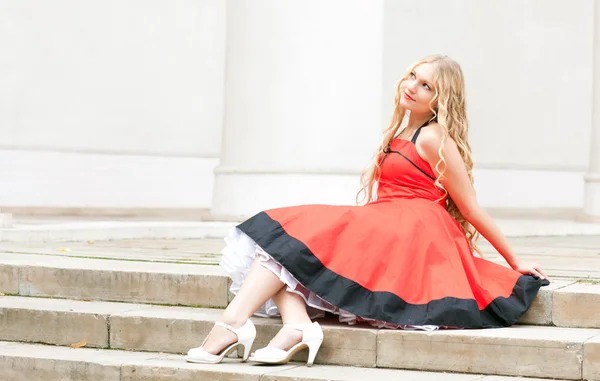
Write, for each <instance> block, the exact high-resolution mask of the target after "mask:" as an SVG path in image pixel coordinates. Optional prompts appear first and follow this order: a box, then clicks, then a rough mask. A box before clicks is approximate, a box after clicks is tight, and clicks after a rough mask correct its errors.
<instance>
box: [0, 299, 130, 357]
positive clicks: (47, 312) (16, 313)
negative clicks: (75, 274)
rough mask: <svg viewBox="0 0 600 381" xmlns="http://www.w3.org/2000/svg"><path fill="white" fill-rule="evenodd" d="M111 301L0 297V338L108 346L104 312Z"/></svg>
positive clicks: (106, 319)
mask: <svg viewBox="0 0 600 381" xmlns="http://www.w3.org/2000/svg"><path fill="white" fill-rule="evenodd" d="M119 307H120V308H131V305H130V306H129V307H126V306H119V305H114V304H113V303H105V304H97V303H89V304H88V303H84V302H73V301H69V300H60V299H41V298H22V297H14V296H10V297H0V340H11V341H24V342H36V343H48V344H58V345H70V344H75V343H79V342H81V341H86V342H87V344H86V345H87V346H88V347H100V348H104V347H107V346H108V314H109V313H110V312H113V311H115V309H118V308H119Z"/></svg>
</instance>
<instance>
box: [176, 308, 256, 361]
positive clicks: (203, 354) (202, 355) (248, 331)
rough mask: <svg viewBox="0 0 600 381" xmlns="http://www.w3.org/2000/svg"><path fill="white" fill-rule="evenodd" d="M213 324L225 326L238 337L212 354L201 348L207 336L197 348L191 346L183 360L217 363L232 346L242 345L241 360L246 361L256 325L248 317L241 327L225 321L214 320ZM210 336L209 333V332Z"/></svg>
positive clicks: (254, 336)
mask: <svg viewBox="0 0 600 381" xmlns="http://www.w3.org/2000/svg"><path fill="white" fill-rule="evenodd" d="M215 325H218V326H219V327H223V328H227V329H228V330H230V331H231V332H233V333H235V334H236V335H237V337H238V340H237V341H236V342H235V343H233V344H231V345H229V346H228V347H227V348H225V349H223V350H222V351H221V352H220V353H219V354H216V355H213V354H212V353H208V352H207V351H205V350H204V348H202V346H203V345H204V344H205V343H206V340H208V336H207V337H206V339H204V341H203V342H202V345H201V346H199V347H198V348H192V349H190V350H189V351H188V353H187V357H186V358H185V360H186V361H187V362H195V363H201V364H217V363H220V362H221V361H223V358H224V357H225V355H226V354H227V353H229V352H230V351H231V350H232V349H233V348H235V347H237V346H238V345H241V346H242V347H244V354H243V356H242V361H246V360H247V359H248V356H249V355H250V348H252V343H254V339H255V338H256V327H254V324H253V323H252V322H251V321H250V319H248V320H246V323H244V325H243V326H242V327H241V328H233V327H232V326H230V325H227V324H225V323H221V322H216V323H215ZM209 336H210V334H209Z"/></svg>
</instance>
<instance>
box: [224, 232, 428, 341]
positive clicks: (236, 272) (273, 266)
mask: <svg viewBox="0 0 600 381" xmlns="http://www.w3.org/2000/svg"><path fill="white" fill-rule="evenodd" d="M225 243H226V246H225V248H224V249H223V251H222V254H223V255H222V257H221V262H220V266H221V267H222V268H223V269H224V270H225V271H226V272H227V273H228V274H229V275H230V276H231V280H232V285H231V288H230V291H231V292H232V293H233V294H237V292H238V291H239V290H240V288H241V286H242V283H243V282H244V279H245V278H246V275H248V271H249V270H250V266H251V265H252V263H253V262H254V260H255V259H256V256H257V255H258V256H259V257H260V261H261V264H262V265H263V266H264V267H265V268H267V269H269V270H270V271H271V272H273V274H275V275H276V276H277V277H279V279H280V280H281V281H282V282H283V283H284V284H285V285H286V286H287V291H289V292H294V293H296V294H298V295H300V296H301V297H302V298H303V299H304V301H305V302H306V305H307V312H308V315H309V316H310V318H311V319H317V318H321V317H324V316H325V312H331V313H333V314H336V315H338V316H339V320H340V322H342V323H347V324H349V325H354V324H356V323H358V322H363V321H364V322H368V323H369V324H370V325H372V326H374V327H377V328H390V329H419V330H426V331H434V330H436V329H438V328H439V327H438V326H436V325H422V326H405V325H402V326H399V325H396V324H391V323H388V322H383V321H380V320H373V319H366V318H361V317H357V316H356V315H354V314H352V313H350V312H348V311H345V310H343V309H341V308H338V307H336V306H334V305H332V304H331V303H329V302H327V301H325V300H323V299H322V298H321V297H319V296H318V295H317V294H315V293H314V292H312V291H310V290H309V289H307V288H306V287H304V286H303V285H302V284H300V283H299V282H298V281H297V280H296V279H295V278H294V277H293V276H292V274H291V273H290V272H289V271H288V270H287V269H285V268H284V267H283V266H281V265H280V264H279V262H277V261H276V260H275V259H273V257H272V256H271V255H269V253H267V252H265V251H264V250H263V249H262V248H261V247H260V246H258V244H256V242H254V240H253V239H252V238H250V237H249V236H247V235H246V234H245V233H244V232H242V231H241V230H239V229H238V228H232V229H230V230H229V232H228V235H227V237H225ZM255 315H256V316H261V317H279V316H280V314H279V310H278V309H277V306H276V305H275V302H274V301H273V299H269V300H268V301H267V302H266V303H265V304H264V305H262V306H261V307H260V308H259V309H258V311H256V313H255Z"/></svg>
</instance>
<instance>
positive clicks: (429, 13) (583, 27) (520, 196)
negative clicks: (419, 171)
mask: <svg viewBox="0 0 600 381" xmlns="http://www.w3.org/2000/svg"><path fill="white" fill-rule="evenodd" d="M592 9H593V2H592V0H571V1H547V0H490V1H479V0H453V1H446V0H422V1H411V2H409V1H393V0H387V1H386V11H385V17H386V19H385V41H384V46H385V53H384V60H383V62H384V78H383V83H384V88H383V92H384V101H385V100H386V99H388V100H389V101H388V102H385V103H384V106H383V114H384V118H385V120H389V116H390V115H391V111H392V106H391V102H392V99H393V87H394V84H395V81H396V80H397V79H398V78H400V77H401V75H402V73H403V72H404V70H405V68H406V67H407V66H409V65H410V64H411V63H412V62H413V61H416V60H418V59H419V58H421V57H423V56H426V55H429V54H434V53H441V54H447V55H449V56H451V57H452V58H454V59H455V60H457V61H458V62H459V63H460V64H461V66H462V68H463V71H464V74H465V77H466V85H467V96H468V109H469V110H468V111H469V116H470V143H471V146H472V149H473V153H474V160H475V167H476V169H477V171H476V173H475V175H476V176H478V177H479V179H477V178H476V185H477V187H478V190H479V196H480V199H481V202H482V203H483V204H484V205H486V206H510V207H513V206H514V207H539V206H556V207H580V206H582V202H583V177H582V175H583V172H584V171H585V169H586V168H587V165H588V160H589V144H588V141H589V137H590V132H591V110H592V81H591V77H592V53H593V50H592V43H593V12H592ZM542 193H543V194H542ZM535 194H538V195H540V196H539V197H534V196H533V195H535Z"/></svg>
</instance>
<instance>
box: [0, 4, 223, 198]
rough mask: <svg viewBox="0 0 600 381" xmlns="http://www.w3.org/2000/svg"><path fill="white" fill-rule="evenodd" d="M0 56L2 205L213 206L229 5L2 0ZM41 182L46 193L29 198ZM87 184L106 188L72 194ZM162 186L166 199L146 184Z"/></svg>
mask: <svg viewBox="0 0 600 381" xmlns="http://www.w3.org/2000/svg"><path fill="white" fill-rule="evenodd" d="M0 46H2V52H1V53H0V54H1V55H2V59H0V128H1V132H2V139H1V141H0V149H2V150H3V153H2V156H3V158H4V159H5V161H4V162H3V166H2V167H0V177H2V178H3V179H10V180H11V181H10V182H4V181H3V187H2V188H3V189H2V190H1V191H0V205H2V206H5V205H15V204H20V205H25V206H46V205H55V204H63V203H64V199H68V200H69V201H68V202H67V204H68V205H69V206H73V205H72V204H78V203H81V205H80V206H96V207H102V206H107V207H112V206H117V205H131V206H145V207H175V206H181V205H182V204H184V205H187V206H189V207H209V206H210V198H211V193H212V192H210V189H212V169H213V168H214V166H216V164H217V162H218V159H217V158H218V155H219V152H220V145H221V143H220V139H221V125H222V116H223V84H224V49H225V4H224V1H222V0H203V1H199V0H177V1H169V2H167V1H160V0H134V1H125V2H124V1H119V0H106V1H85V2H82V1H76V0H54V1H42V0H35V1H34V0H5V1H2V2H0ZM24 152H34V153H32V154H31V157H30V159H27V160H23V153H24ZM57 153H60V154H61V155H62V156H61V155H57ZM90 154H100V155H96V156H89V155H90ZM148 158H151V160H150V161H151V162H153V163H154V164H153V165H150V166H149V165H148ZM39 161H41V162H42V163H43V165H42V164H40V163H39ZM36 162H38V163H36ZM182 162H185V163H186V164H185V165H182ZM7 163H8V164H7ZM20 166H21V167H20ZM175 166H178V168H173V167H175ZM182 166H183V167H184V168H186V169H187V170H188V171H187V173H180V174H179V175H175V174H176V173H179V172H180V170H181V168H182ZM169 167H172V169H171V170H167V171H168V172H171V173H170V174H169V175H168V176H166V177H164V176H163V175H164V174H165V168H169ZM38 170H40V171H43V173H38V172H37V171H38ZM19 173H21V174H22V173H29V175H30V177H24V176H16V177H15V176H14V174H19ZM111 173H112V174H114V176H112V177H111V175H110V174H111ZM69 174H71V175H74V174H77V175H78V176H77V177H75V178H73V177H74V176H69ZM80 174H81V175H80ZM36 177H37V178H38V179H39V178H44V179H47V180H48V182H45V183H46V185H48V186H47V187H45V188H44V189H43V193H44V194H43V195H42V194H40V192H39V191H38V192H37V193H36V192H29V193H28V194H27V196H25V195H24V193H23V192H22V191H21V190H22V189H29V188H30V186H29V185H33V184H37V183H38V181H37V180H36V179H35V178H36ZM93 178H96V179H100V178H101V179H105V180H106V182H99V181H94V185H95V188H94V192H93V194H92V193H88V194H87V195H86V194H81V193H77V192H75V190H76V189H79V188H78V187H75V188H74V187H73V186H72V185H73V184H72V183H76V182H78V181H79V182H86V181H89V179H93ZM160 178H162V179H163V181H170V182H171V186H172V188H173V190H171V191H168V192H166V191H164V190H162V189H160V187H159V188H157V187H147V186H146V185H147V184H149V183H152V182H158V181H159V180H158V179H160ZM53 179H55V180H56V181H53ZM58 179H61V181H58ZM117 182H118V183H119V185H118V186H117V187H115V183H117ZM122 187H125V188H127V189H132V190H133V191H132V192H131V194H129V193H128V194H126V195H125V194H123V193H120V192H119V191H118V190H119V189H120V188H122ZM176 189H181V191H180V192H178V191H176ZM139 192H145V193H146V195H145V196H140V194H139ZM65 194H70V195H71V197H65Z"/></svg>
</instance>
